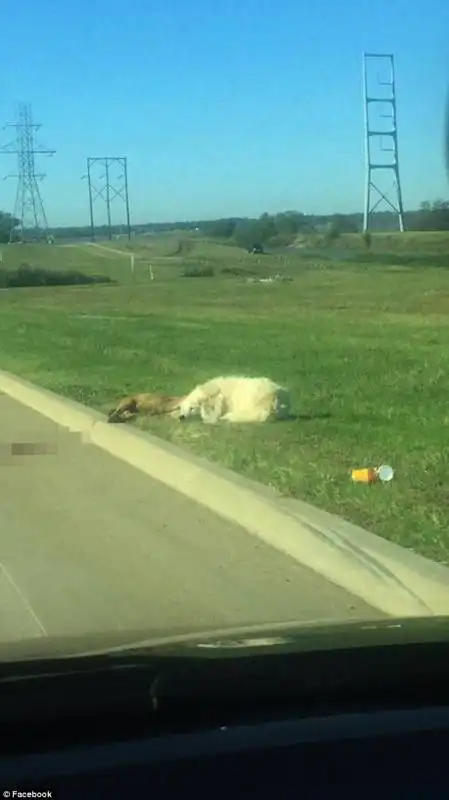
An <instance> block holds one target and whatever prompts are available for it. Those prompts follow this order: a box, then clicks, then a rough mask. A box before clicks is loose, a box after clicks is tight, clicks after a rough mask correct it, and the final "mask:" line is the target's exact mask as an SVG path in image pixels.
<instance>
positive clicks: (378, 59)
mask: <svg viewBox="0 0 449 800" xmlns="http://www.w3.org/2000/svg"><path fill="white" fill-rule="evenodd" d="M381 68H382V69H383V70H384V72H385V73H386V77H384V78H381V76H380V69H381ZM374 69H377V74H376V76H375V77H376V80H374ZM363 103H364V118H365V207H364V213H363V232H364V233H366V232H367V231H369V230H370V221H371V215H372V214H373V213H374V212H375V211H376V209H377V208H378V206H379V205H380V204H381V203H382V201H384V202H385V203H386V204H387V205H388V206H389V208H390V209H391V210H392V211H393V212H394V214H395V215H396V217H397V220H398V227H399V230H400V231H401V232H403V231H404V207H403V202H402V190H401V180H400V175H399V155H398V125H397V115H396V86H395V73H394V56H393V55H390V54H378V53H364V55H363ZM384 120H389V124H386V123H385V122H384ZM376 145H377V146H376ZM374 174H376V175H377V177H380V176H381V175H382V174H384V175H386V174H389V175H391V176H392V178H393V189H394V199H393V200H391V199H390V198H389V197H388V194H387V193H386V192H384V191H383V190H381V189H380V187H379V185H378V184H376V183H375V182H374ZM373 191H374V192H375V193H376V194H377V196H378V197H377V202H376V203H375V204H374V205H372V193H373Z"/></svg>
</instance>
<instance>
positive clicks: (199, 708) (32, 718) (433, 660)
mask: <svg viewBox="0 0 449 800" xmlns="http://www.w3.org/2000/svg"><path fill="white" fill-rule="evenodd" d="M13 666H14V669H13V668H12V665H3V664H2V665H1V670H0V708H1V714H0V736H1V742H2V745H1V748H0V753H1V756H0V786H1V788H2V790H3V791H6V792H11V794H10V795H8V794H5V795H4V796H5V797H8V796H10V797H14V796H16V797H19V796H20V795H18V794H16V795H14V794H12V792H14V791H15V792H51V793H52V794H51V796H52V797H55V798H56V797H57V798H64V799H65V798H81V797H82V798H84V799H85V798H98V797H111V798H114V797H131V796H137V794H138V793H140V792H142V791H145V797H175V796H181V793H184V795H185V794H186V793H187V792H192V795H194V796H196V797H210V796H219V797H225V796H229V797H235V798H245V799H246V800H247V798H250V797H258V796H269V795H271V796H272V795H273V794H274V793H275V795H276V796H277V797H285V798H298V797H306V798H309V797H310V798H315V797H316V798H324V797H331V796H333V795H334V793H335V792H340V791H342V792H344V795H342V796H344V797H346V798H347V797H354V798H356V797H357V798H361V797H376V798H378V797H382V798H395V800H397V799H398V798H407V799H408V798H415V797H416V798H422V800H423V799H424V798H433V797H438V798H440V797H441V798H443V797H444V798H447V797H448V796H449V788H448V779H447V774H448V767H447V753H448V747H449V643H447V642H441V641H427V642H416V641H407V639H406V637H404V640H403V641H401V640H399V641H398V637H396V638H395V640H394V642H391V643H390V644H385V643H384V644H381V645H378V646H367V645H366V644H365V645H364V644H363V643H362V644H361V646H357V647H355V646H351V647H339V648H335V645H332V642H329V647H328V648H322V649H321V650H318V651H312V650H309V651H307V652H303V651H302V652H291V650H287V648H286V647H283V646H282V645H279V646H277V647H271V648H270V647H257V648H256V647H254V648H251V647H249V648H245V649H242V650H235V649H234V650H233V649H228V650H227V649H226V648H224V649H220V648H218V649H217V648H216V649H208V648H205V649H203V650H199V649H195V648H194V647H192V646H190V647H185V648H177V649H176V650H175V649H173V652H170V650H169V649H168V650H167V648H165V650H164V651H163V652H162V650H161V652H160V653H156V652H155V651H154V649H151V648H148V649H147V650H146V649H137V650H136V651H129V650H128V651H125V652H124V653H123V654H120V653H115V654H105V655H99V656H89V657H80V658H69V659H68V658H65V659H63V658H61V659H53V660H49V661H48V662H45V661H42V660H40V661H38V662H36V661H34V662H32V661H23V662H18V663H15V664H14V665H13ZM23 796H25V795H23ZM28 796H45V795H28ZM47 796H48V795H47Z"/></svg>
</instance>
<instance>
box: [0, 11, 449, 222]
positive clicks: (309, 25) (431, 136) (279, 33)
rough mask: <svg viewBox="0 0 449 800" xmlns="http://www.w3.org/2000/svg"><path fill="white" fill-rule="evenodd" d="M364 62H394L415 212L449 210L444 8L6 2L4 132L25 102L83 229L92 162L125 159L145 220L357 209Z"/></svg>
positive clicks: (66, 202) (61, 202)
mask: <svg viewBox="0 0 449 800" xmlns="http://www.w3.org/2000/svg"><path fill="white" fill-rule="evenodd" d="M363 51H371V52H372V51H375V52H381V53H382V52H387V53H388V52H393V53H394V54H395V58H396V81H397V86H396V89H397V100H398V123H399V136H400V158H401V173H402V185H403V193H404V202H405V205H406V207H408V208H410V207H415V206H416V205H418V204H419V202H420V201H421V200H423V199H426V198H429V199H433V198H436V197H445V196H447V194H448V191H449V186H448V184H447V180H446V176H445V172H444V162H443V147H442V127H443V113H444V104H445V99H446V92H447V87H448V84H449V0H426V2H422V0H377V1H375V0H353V2H349V0H321V1H320V0H314V2H312V1H311V0H303V2H299V0H283V2H279V1H278V0H277V1H276V0H189V1H188V0H131V1H130V2H128V3H126V2H123V0H121V1H120V2H119V1H118V0H78V2H77V3H74V2H70V3H66V4H64V3H61V2H56V0H39V2H37V0H33V2H32V0H24V2H23V3H12V4H9V5H8V10H7V13H5V14H3V17H2V49H1V60H2V65H3V75H4V81H3V87H4V88H3V93H2V100H1V103H0V120H1V121H2V122H4V123H7V122H8V121H10V120H13V118H14V114H15V108H16V104H17V103H18V102H21V101H23V102H31V103H32V106H33V114H34V117H35V119H36V121H38V122H41V123H42V125H43V127H42V130H41V131H40V132H39V134H38V139H39V142H40V143H41V144H44V145H45V146H48V147H54V148H55V149H56V150H57V154H56V155H55V156H54V157H53V159H42V160H41V161H40V162H39V165H40V166H41V167H42V168H43V169H45V171H46V173H47V178H46V180H45V181H44V183H43V185H42V192H43V197H44V200H45V205H46V210H47V213H48V217H49V223H50V224H56V225H59V224H71V223H74V224H83V223H87V221H88V204H87V187H86V184H85V183H84V182H83V181H81V176H82V175H83V173H84V172H85V169H86V167H85V164H86V157H87V156H97V155H126V156H127V157H128V162H129V183H130V201H131V213H132V217H133V220H134V221H135V222H144V221H150V220H153V221H163V220H170V219H192V218H213V217H218V216H227V215H233V214H236V215H259V214H260V213H262V212H264V211H269V212H271V211H277V210H283V209H298V210H302V211H306V212H317V213H328V212H333V211H343V212H345V211H353V210H360V209H361V207H362V203H363V159H364V154H363V106H362V95H361V67H362V53H363ZM12 135H13V131H12V130H11V131H9V132H8V131H5V132H3V133H2V134H1V136H2V137H3V143H5V144H6V143H7V142H8V141H9V140H10V139H11V136H12ZM2 167H3V171H4V173H7V172H8V170H14V169H15V163H14V159H13V158H11V157H10V156H8V157H6V156H4V157H3V161H2ZM0 186H1V198H0V207H3V208H7V209H9V208H11V205H12V204H13V200H14V190H15V185H14V182H12V181H11V182H3V183H1V184H0ZM114 209H115V210H114V218H115V220H116V221H117V222H121V221H123V210H122V206H121V205H120V204H119V203H118V202H117V204H114ZM97 215H98V221H100V219H101V218H104V214H103V210H102V208H101V207H100V205H98V207H97Z"/></svg>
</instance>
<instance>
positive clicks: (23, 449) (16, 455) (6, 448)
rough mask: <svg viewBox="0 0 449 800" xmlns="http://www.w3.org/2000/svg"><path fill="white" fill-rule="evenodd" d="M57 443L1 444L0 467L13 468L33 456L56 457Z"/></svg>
mask: <svg viewBox="0 0 449 800" xmlns="http://www.w3.org/2000/svg"><path fill="white" fill-rule="evenodd" d="M57 453H58V447H57V445H56V444H55V442H0V466H11V465H12V464H14V463H15V462H17V460H18V459H19V460H20V461H21V462H22V461H23V459H24V458H29V457H31V456H55V455H57Z"/></svg>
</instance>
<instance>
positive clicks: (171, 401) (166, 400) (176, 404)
mask: <svg viewBox="0 0 449 800" xmlns="http://www.w3.org/2000/svg"><path fill="white" fill-rule="evenodd" d="M183 399H184V398H183V397H173V396H171V395H166V394H151V393H143V394H134V395H131V396H129V397H124V398H123V400H120V403H119V404H118V405H117V406H116V407H115V408H113V409H112V411H110V412H109V414H108V422H127V421H128V420H130V419H133V418H134V417H137V416H138V415H141V414H142V415H143V414H146V415H147V416H152V417H154V416H161V415H163V414H170V415H171V416H174V417H176V418H179V409H180V406H181V402H182V400H183Z"/></svg>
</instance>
